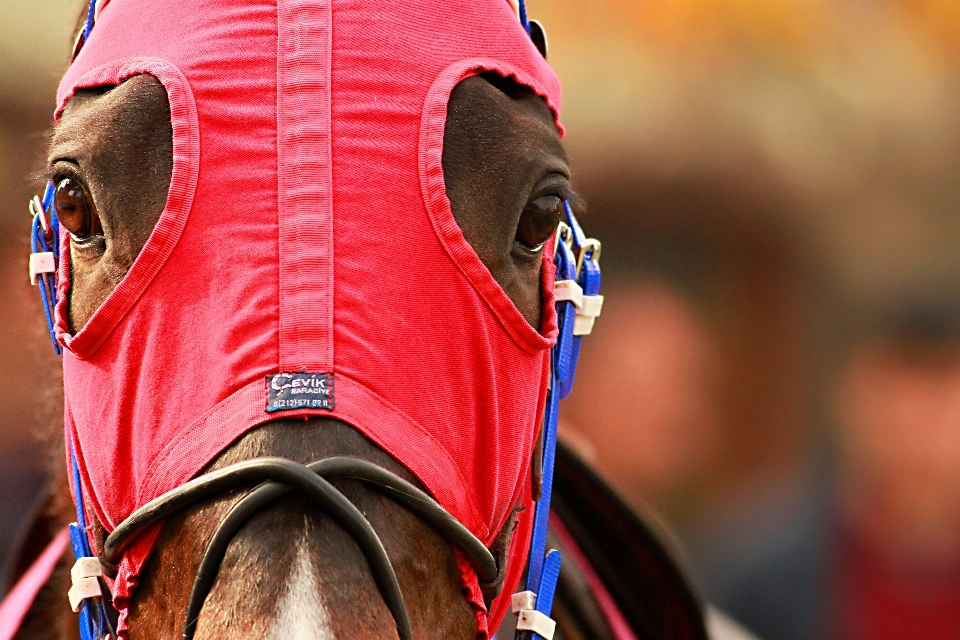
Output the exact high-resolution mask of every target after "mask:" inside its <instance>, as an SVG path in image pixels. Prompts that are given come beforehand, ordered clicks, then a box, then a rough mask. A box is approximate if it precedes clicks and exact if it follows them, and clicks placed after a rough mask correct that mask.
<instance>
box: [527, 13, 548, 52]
mask: <svg viewBox="0 0 960 640" xmlns="http://www.w3.org/2000/svg"><path fill="white" fill-rule="evenodd" d="M530 39H531V40H533V44H534V45H535V46H536V47H537V51H539V52H540V55H542V56H543V59H544V60H546V59H547V30H546V29H544V28H543V25H542V24H540V23H539V22H538V21H537V20H531V21H530Z"/></svg>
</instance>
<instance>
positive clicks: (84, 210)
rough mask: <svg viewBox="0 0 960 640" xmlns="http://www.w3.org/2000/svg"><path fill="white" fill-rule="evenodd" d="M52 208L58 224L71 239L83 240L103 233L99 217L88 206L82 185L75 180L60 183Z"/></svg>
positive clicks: (68, 179) (65, 180)
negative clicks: (67, 232)
mask: <svg viewBox="0 0 960 640" xmlns="http://www.w3.org/2000/svg"><path fill="white" fill-rule="evenodd" d="M53 206H54V208H55V209H56V212H57V218H59V220H60V224H62V225H63V226H64V228H66V230H67V231H69V232H70V234H71V235H72V236H73V237H75V238H77V239H79V240H83V239H85V238H89V237H90V236H93V235H100V234H102V233H103V227H102V226H101V224H100V216H98V215H97V214H96V213H95V212H94V211H93V208H92V207H91V206H90V200H89V199H88V198H87V192H86V190H85V189H84V188H83V185H81V184H80V183H79V182H77V181H76V180H74V179H72V178H64V179H63V180H61V181H60V183H59V184H58V185H57V191H56V194H55V195H54V198H53Z"/></svg>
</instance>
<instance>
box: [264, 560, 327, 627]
mask: <svg viewBox="0 0 960 640" xmlns="http://www.w3.org/2000/svg"><path fill="white" fill-rule="evenodd" d="M278 611H279V615H278V616H277V620H276V623H275V624H274V627H273V635H272V637H273V638H274V640H336V636H335V635H334V634H333V631H332V630H331V629H330V616H329V615H328V614H327V610H326V608H324V606H323V600H322V599H321V598H320V587H319V585H318V584H317V579H316V577H315V576H314V575H313V564H312V563H311V562H310V551H309V550H308V548H307V543H306V541H303V542H301V544H300V545H298V547H297V558H296V560H295V561H294V563H293V570H292V571H291V573H290V582H288V583H287V593H286V595H285V596H284V597H283V600H281V601H280V605H279V609H278Z"/></svg>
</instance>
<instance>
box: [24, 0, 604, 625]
mask: <svg viewBox="0 0 960 640" xmlns="http://www.w3.org/2000/svg"><path fill="white" fill-rule="evenodd" d="M101 5H102V1H101V2H98V1H97V0H91V2H90V5H89V9H88V13H87V20H86V24H85V26H84V28H83V29H82V30H81V32H80V34H79V35H78V38H77V43H76V45H75V49H74V55H76V53H77V52H79V50H80V48H81V47H82V46H83V44H84V42H85V41H86V39H87V38H88V37H89V35H90V32H91V31H92V29H93V26H94V23H95V20H96V16H97V13H98V10H99V8H100V6H101ZM517 8H518V14H519V17H520V21H521V24H522V25H523V27H524V29H525V30H526V31H527V33H528V34H529V35H530V37H531V39H532V40H533V42H534V44H535V45H536V47H537V48H538V49H539V50H540V52H541V54H543V55H544V57H546V49H547V43H546V35H545V32H544V30H543V27H542V26H541V25H540V24H539V23H537V22H536V21H534V20H528V19H527V15H526V7H525V3H524V0H518V7H517ZM52 187H53V185H52V184H48V185H47V189H46V192H45V193H44V196H43V198H42V200H41V199H40V198H37V197H35V198H34V199H33V200H31V203H30V212H31V214H32V217H33V224H32V228H31V256H30V275H31V280H32V281H33V282H34V283H35V284H38V285H39V289H40V293H41V300H42V302H43V306H44V311H45V314H46V319H47V323H48V327H49V329H50V336H51V339H52V340H53V343H54V349H55V350H56V352H57V353H58V354H59V353H60V345H59V344H58V342H57V340H56V335H55V332H54V326H53V325H54V318H53V309H54V307H55V305H56V295H57V289H56V286H55V285H56V282H55V277H56V271H57V267H58V264H59V224H58V221H57V219H56V212H55V209H54V207H53V188H52ZM564 210H565V213H566V224H564V223H563V222H561V223H560V228H559V230H558V231H557V241H556V251H555V260H554V262H555V265H556V283H555V288H554V291H555V294H556V303H557V315H558V326H559V337H558V339H557V343H556V345H554V347H553V348H552V351H551V376H550V388H549V393H548V399H547V406H546V410H545V412H544V418H543V425H542V428H541V430H540V439H539V441H538V443H537V449H536V452H535V456H536V457H538V458H539V459H538V460H536V461H535V463H536V464H535V465H534V483H535V484H538V485H539V486H538V487H535V488H534V489H535V493H537V494H539V496H538V499H537V501H536V502H537V504H536V510H535V512H534V524H533V534H532V542H531V545H530V553H529V559H528V565H527V581H526V591H524V592H521V593H518V594H515V595H514V596H513V600H512V605H513V607H512V608H513V611H514V613H516V614H518V623H517V630H518V631H517V633H518V638H519V637H520V635H521V634H531V635H535V636H537V637H540V638H544V639H545V640H550V639H551V638H552V636H553V630H554V627H555V623H554V621H553V620H551V619H550V617H549V616H550V610H551V608H552V603H553V595H554V591H555V589H556V582H557V575H558V573H559V570H560V556H559V553H557V552H556V551H555V550H554V551H551V552H550V553H546V548H545V547H546V537H547V524H548V518H549V510H550V498H551V492H552V481H553V466H554V457H555V452H556V436H557V417H558V408H559V400H561V399H562V398H565V397H566V396H567V395H568V394H569V393H570V390H571V387H572V384H573V377H574V372H575V370H576V365H577V359H578V355H579V351H580V339H581V337H582V336H583V335H586V334H588V333H590V331H591V329H592V327H593V322H594V319H595V318H596V317H597V316H599V315H600V310H601V307H602V302H603V297H602V296H601V295H599V289H600V267H599V259H600V243H599V242H598V241H596V240H593V239H589V238H586V237H585V236H584V234H583V231H582V230H581V229H580V226H579V224H578V223H577V220H576V218H575V217H574V215H573V211H572V210H571V209H570V206H569V204H568V203H566V202H564ZM71 449H72V447H71ZM71 454H72V455H71V463H72V466H73V470H72V471H73V480H74V483H73V484H74V490H75V492H76V494H75V496H74V500H75V503H76V507H77V522H76V523H74V524H71V525H70V539H71V543H72V545H73V550H74V555H75V557H76V559H77V564H76V565H75V566H74V570H73V571H72V574H73V579H74V586H73V588H71V590H70V600H71V605H72V606H73V607H74V610H75V611H78V612H79V614H80V619H79V623H80V636H81V640H98V639H99V638H101V637H104V636H106V637H108V638H109V637H115V636H116V632H115V631H114V628H113V620H112V616H111V614H110V612H109V609H108V606H107V604H106V602H105V600H104V598H103V597H102V594H103V585H102V583H101V575H102V574H103V573H104V572H105V573H106V574H107V575H114V576H115V575H116V572H117V568H118V565H119V563H120V561H121V558H122V556H123V553H124V550H125V549H126V548H127V547H128V546H129V545H130V544H131V543H132V542H133V540H134V539H135V538H136V536H138V535H139V534H140V533H142V532H143V531H144V530H145V529H147V528H148V527H150V526H151V525H155V524H157V523H159V522H161V521H163V520H164V519H166V518H168V517H170V516H173V515H176V514H179V513H182V512H183V511H184V510H186V509H189V508H191V507H194V506H196V505H198V504H200V503H202V502H204V501H206V500H210V499H214V498H217V497H221V496H223V495H224V494H227V493H230V492H235V491H238V490H246V491H247V493H246V495H244V496H243V497H241V498H240V499H239V500H237V502H236V503H234V505H233V506H232V507H231V508H230V509H229V511H228V512H227V514H226V516H224V518H223V519H222V520H221V521H220V523H219V524H218V525H217V528H216V530H215V531H214V533H213V536H212V537H211V538H210V541H209V542H208V543H207V547H206V550H205V551H204V554H203V557H202V559H201V561H200V565H199V568H198V570H197V574H196V576H195V578H194V582H193V587H192V589H191V593H190V599H189V601H188V604H187V616H186V624H185V628H184V632H183V637H184V639H185V640H192V638H193V636H194V634H195V632H196V625H197V622H198V619H199V615H200V611H201V609H202V608H203V604H204V602H205V601H206V598H207V596H208V594H209V593H210V591H211V589H212V588H213V585H214V582H215V580H216V577H217V575H218V573H219V570H220V565H221V563H222V561H223V559H224V557H225V556H226V553H227V549H228V547H229V545H230V542H231V541H232V540H233V539H234V537H235V536H236V535H237V533H238V532H239V531H240V530H241V529H242V528H243V527H244V525H246V524H247V522H249V521H250V519H251V518H253V517H254V516H255V515H256V514H257V513H258V512H260V511H261V510H262V509H264V508H265V507H267V506H268V505H271V504H273V503H275V502H276V500H278V499H279V498H281V497H282V496H284V495H286V494H288V493H289V492H291V491H296V492H297V493H298V495H300V496H303V497H305V498H307V499H308V500H310V501H312V502H313V503H314V504H315V505H316V506H317V507H319V508H320V509H321V510H323V511H324V512H325V513H327V514H328V515H330V516H331V517H332V518H333V520H334V521H335V522H336V523H337V524H338V525H340V526H341V527H342V528H343V529H344V530H345V531H346V532H347V533H349V534H350V535H351V537H353V538H354V540H355V541H356V543H357V545H358V546H359V548H360V550H361V552H362V553H363V555H364V557H365V559H366V561H367V564H368V566H369V568H370V572H371V574H372V576H373V579H374V582H375V583H376V585H377V589H378V590H379V592H380V594H381V596H382V597H383V600H384V602H385V603H386V605H387V608H388V609H389V610H390V613H391V615H392V616H393V618H394V621H395V623H396V627H397V632H398V635H399V637H400V639H401V640H413V636H412V633H411V629H410V620H409V616H408V614H407V608H406V604H405V603H404V600H403V594H402V593H401V591H400V585H399V582H398V580H397V576H396V573H395V572H394V570H393V566H392V565H391V563H390V559H389V557H388V556H387V553H386V550H385V549H384V546H383V543H382V542H381V540H380V538H379V536H378V535H377V533H376V531H375V530H374V529H373V527H372V526H371V525H370V523H369V521H368V520H367V519H366V517H365V516H364V515H363V514H362V513H361V512H360V510H359V509H358V508H357V507H356V506H355V505H354V504H353V503H352V502H351V501H350V500H349V499H348V498H347V497H346V496H345V495H343V493H341V492H340V490H339V489H337V487H336V486H334V484H333V483H332V481H337V480H354V481H359V482H362V483H363V484H364V485H366V486H368V487H370V488H372V489H373V490H375V491H377V492H379V493H380V494H382V495H383V496H385V497H387V498H389V499H391V500H393V501H395V502H396V503H398V504H400V505H401V506H403V507H404V508H406V509H407V510H408V511H409V512H411V513H412V514H413V515H415V516H417V517H419V518H420V519H421V520H422V521H423V522H425V523H426V524H428V525H429V526H431V527H432V528H433V529H434V531H436V532H437V533H438V534H439V535H440V536H441V537H442V538H444V539H445V540H446V541H447V542H449V543H450V544H452V545H453V546H455V547H456V548H457V549H459V550H460V551H461V552H462V553H463V555H464V557H465V558H466V559H467V560H468V561H469V562H470V564H471V566H472V567H473V569H474V571H475V572H476V574H477V577H478V579H479V583H480V588H481V591H482V592H483V597H484V600H485V601H486V603H487V605H488V606H489V604H490V602H491V601H492V600H493V598H494V597H495V596H496V595H497V594H498V593H499V592H500V590H501V588H502V585H503V581H504V577H505V568H506V566H505V565H506V562H505V560H504V559H502V558H501V561H499V562H498V559H497V558H496V557H495V556H494V554H493V553H492V552H491V551H490V550H489V549H487V547H486V546H485V545H484V544H483V542H482V541H481V540H480V539H479V538H477V537H476V536H475V535H474V534H473V533H472V532H470V531H469V530H468V529H467V528H466V527H464V526H463V524H461V523H460V522H459V521H458V520H457V519H456V518H454V517H453V516H452V515H451V514H450V513H449V512H447V511H446V509H444V508H443V507H442V506H441V505H440V504H439V503H438V502H437V501H436V500H435V499H433V498H432V497H431V496H429V495H427V494H426V493H425V492H424V491H422V490H421V489H419V488H417V487H416V486H414V485H413V484H411V483H410V482H408V481H406V480H404V479H403V478H401V477H399V476H398V475H396V474H394V473H393V472H391V471H388V470H386V469H384V468H382V467H380V466H378V465H376V464H374V463H372V462H370V461H367V460H363V459H360V458H355V457H350V456H336V457H329V458H324V459H321V460H317V461H315V462H312V463H310V464H307V465H303V464H300V463H297V462H294V461H292V460H288V459H285V458H276V457H263V458H254V459H250V460H245V461H242V462H238V463H236V464H233V465H230V466H227V467H224V468H222V469H218V470H216V471H212V472H210V473H208V474H205V475H203V476H200V477H197V478H195V479H193V480H190V481H189V482H187V483H186V484H183V485H181V486H180V487H177V488H176V489H173V490H172V491H169V492H168V493H165V494H164V495H162V496H159V497H158V498H156V499H154V500H152V501H150V502H149V503H147V504H145V505H144V506H142V507H140V508H139V509H137V510H136V511H135V512H133V513H132V514H131V515H130V516H129V517H127V518H126V519H125V520H124V521H122V522H121V523H120V524H119V525H117V527H116V528H115V529H114V530H113V532H112V533H110V535H109V536H107V538H106V540H105V542H104V545H103V553H102V554H101V555H100V556H99V557H97V556H94V554H93V552H92V549H91V546H90V542H89V538H88V535H87V523H86V520H85V517H84V510H83V506H82V505H83V501H82V499H81V497H80V495H79V491H80V473H79V467H78V464H77V459H76V455H75V453H74V452H73V451H72V450H71ZM504 546H505V545H504ZM78 569H79V571H78Z"/></svg>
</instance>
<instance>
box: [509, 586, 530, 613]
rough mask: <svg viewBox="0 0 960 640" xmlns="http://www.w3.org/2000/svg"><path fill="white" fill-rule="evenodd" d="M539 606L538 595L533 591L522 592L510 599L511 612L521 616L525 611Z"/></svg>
mask: <svg viewBox="0 0 960 640" xmlns="http://www.w3.org/2000/svg"><path fill="white" fill-rule="evenodd" d="M536 606H537V594H535V593H534V592H533V591H521V592H520V593H515V594H513V596H511V597H510V610H511V611H512V612H513V613H516V614H519V613H520V612H521V611H524V610H525V609H533V608H535V607H536Z"/></svg>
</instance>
